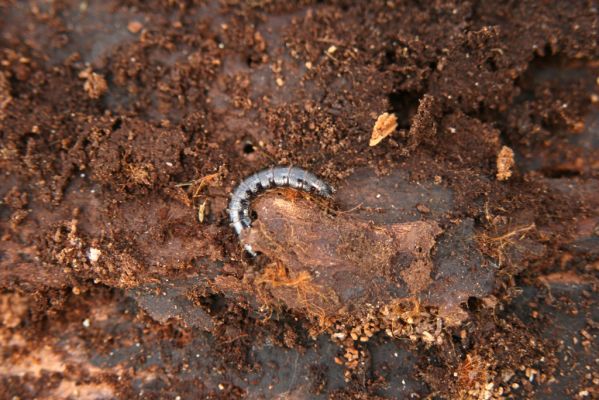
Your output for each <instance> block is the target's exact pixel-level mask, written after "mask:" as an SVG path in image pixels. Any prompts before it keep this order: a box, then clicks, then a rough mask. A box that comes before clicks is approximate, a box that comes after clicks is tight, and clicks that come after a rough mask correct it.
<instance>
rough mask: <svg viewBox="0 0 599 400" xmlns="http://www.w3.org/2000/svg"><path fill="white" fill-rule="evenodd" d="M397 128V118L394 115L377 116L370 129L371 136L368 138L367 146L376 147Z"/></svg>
mask: <svg viewBox="0 0 599 400" xmlns="http://www.w3.org/2000/svg"><path fill="white" fill-rule="evenodd" d="M396 128H397V117H396V116H395V114H389V113H383V114H381V115H379V117H378V118H377V120H376V122H375V123H374V127H373V128H372V135H371V136H370V141H369V142H368V145H369V146H371V147H372V146H376V145H377V144H379V143H380V142H381V140H383V139H384V138H386V137H387V136H389V135H390V134H391V133H393V131H394V130H395V129H396Z"/></svg>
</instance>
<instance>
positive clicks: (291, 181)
mask: <svg viewBox="0 0 599 400" xmlns="http://www.w3.org/2000/svg"><path fill="white" fill-rule="evenodd" d="M275 187H292V188H294V189H299V190H305V191H307V192H314V193H317V194H319V195H321V196H324V197H330V196H331V195H332V194H333V188H332V187H331V186H329V185H328V184H327V183H326V182H324V181H322V180H320V179H318V178H317V177H316V175H314V174H313V173H311V172H309V171H306V170H305V169H301V168H298V167H292V166H288V167H271V168H267V169H265V170H262V171H260V172H256V173H255V174H253V175H250V176H249V177H248V178H246V179H244V180H243V181H241V182H240V183H239V186H237V188H236V189H235V190H234V191H233V194H232V195H231V201H230V203H229V218H230V219H231V225H232V226H233V228H234V229H235V232H237V234H238V235H240V234H241V231H243V230H244V229H246V228H249V227H250V226H251V225H252V219H251V217H250V198H251V197H252V196H254V195H256V194H258V193H260V192H261V191H264V190H267V189H270V188H275ZM245 249H246V250H247V251H248V252H249V253H250V254H252V255H254V256H255V255H256V253H254V251H253V250H252V248H251V246H249V245H246V246H245Z"/></svg>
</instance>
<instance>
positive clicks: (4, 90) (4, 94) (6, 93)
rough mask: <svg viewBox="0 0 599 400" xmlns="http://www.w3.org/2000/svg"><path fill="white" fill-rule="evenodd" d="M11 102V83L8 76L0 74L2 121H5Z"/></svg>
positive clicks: (0, 114) (0, 112) (0, 110)
mask: <svg viewBox="0 0 599 400" xmlns="http://www.w3.org/2000/svg"><path fill="white" fill-rule="evenodd" d="M11 101H12V96H11V95H10V82H9V81H8V78H7V76H6V75H5V74H3V73H1V72H0V121H2V120H3V119H4V110H5V109H6V107H8V104H9V103H10V102H11Z"/></svg>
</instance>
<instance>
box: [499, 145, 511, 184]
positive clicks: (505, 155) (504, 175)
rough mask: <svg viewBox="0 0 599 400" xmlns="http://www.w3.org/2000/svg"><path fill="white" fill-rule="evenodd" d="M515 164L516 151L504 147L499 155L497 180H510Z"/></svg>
mask: <svg viewBox="0 0 599 400" xmlns="http://www.w3.org/2000/svg"><path fill="white" fill-rule="evenodd" d="M514 164H515V162H514V151H513V150H512V149H510V148H509V147H507V146H503V147H502V148H501V150H500V151H499V154H497V180H499V181H506V180H508V179H509V177H510V176H512V167H513V166H514Z"/></svg>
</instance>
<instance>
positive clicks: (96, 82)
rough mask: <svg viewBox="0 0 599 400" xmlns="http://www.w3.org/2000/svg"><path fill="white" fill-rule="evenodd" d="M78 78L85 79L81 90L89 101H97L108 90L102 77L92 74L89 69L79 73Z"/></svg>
mask: <svg viewBox="0 0 599 400" xmlns="http://www.w3.org/2000/svg"><path fill="white" fill-rule="evenodd" d="M79 78H82V79H85V83H84V84H83V90H85V92H86V93H87V95H88V96H89V98H90V99H99V98H100V97H101V96H102V95H103V94H104V93H106V91H107V90H108V84H107V83H106V79H104V76H102V75H100V74H97V73H95V72H93V71H92V70H91V68H88V69H85V70H83V71H81V72H80V73H79Z"/></svg>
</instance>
